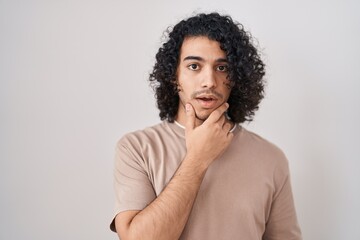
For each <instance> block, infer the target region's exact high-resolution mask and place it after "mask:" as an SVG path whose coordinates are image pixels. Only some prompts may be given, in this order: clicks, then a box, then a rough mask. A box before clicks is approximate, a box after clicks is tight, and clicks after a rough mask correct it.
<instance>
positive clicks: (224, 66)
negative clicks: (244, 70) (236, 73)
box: [216, 65, 228, 72]
mask: <svg viewBox="0 0 360 240" xmlns="http://www.w3.org/2000/svg"><path fill="white" fill-rule="evenodd" d="M216 70H218V71H220V72H227V71H228V66H226V65H220V66H217V68H216Z"/></svg>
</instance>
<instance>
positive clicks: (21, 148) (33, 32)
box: [0, 0, 360, 240]
mask: <svg viewBox="0 0 360 240" xmlns="http://www.w3.org/2000/svg"><path fill="white" fill-rule="evenodd" d="M359 6H360V3H359V2H357V1H355V0H354V1H351V0H342V1H340V0H339V1H325V0H323V1H312V0H302V1H285V0H284V1H239V0H237V1H226V0H222V1H195V0H192V1H190V0H183V1H176V2H175V1H174V2H172V1H165V0H164V1H143V2H140V1H129V2H128V1H126V2H125V1H111V0H105V1H100V0H97V1H95V0H90V1H89V0H87V1H85V0H83V1H81V0H72V1H70V0H67V1H60V0H58V1H54V0H47V1H45V0H44V1H41V0H39V1H36V0H29V1H25V0H24V1H17V0H0V83H1V85H0V121H1V125H0V138H1V139H0V141H1V142H0V143H1V144H0V158H1V161H0V171H1V172H0V194H1V197H0V212H1V214H0V239H4V240H5V239H36V240H45V239H46V240H47V239H59V240H60V239H61V240H63V239H116V238H117V237H116V235H115V234H113V233H111V232H110V230H109V228H108V225H109V223H110V221H111V218H112V210H113V199H114V198H113V196H114V195H113V189H112V167H113V154H114V146H115V143H116V141H117V140H118V139H119V138H120V137H121V136H122V135H123V134H124V133H126V132H129V131H133V130H136V129H141V128H144V127H146V126H149V125H153V124H155V123H157V122H159V119H158V111H157V109H156V107H155V100H154V98H153V93H152V90H151V89H150V87H149V86H148V82H147V77H148V74H149V72H150V71H151V68H152V66H153V64H154V56H155V53H156V51H157V49H158V48H159V47H160V44H161V39H162V37H161V36H162V32H163V31H164V30H165V29H166V28H167V26H169V25H173V24H175V23H177V22H178V21H179V20H181V19H182V18H186V17H189V16H191V15H192V13H194V12H202V11H205V12H209V11H213V10H217V11H219V12H221V13H225V14H230V15H231V16H232V17H233V18H234V19H235V20H237V21H239V22H241V23H243V24H244V26H245V28H246V29H247V30H249V31H250V32H251V33H252V35H253V36H255V37H256V39H257V41H258V42H259V46H260V49H261V51H262V56H263V59H264V61H265V63H266V65H267V75H266V79H267V82H268V84H267V88H266V92H267V94H266V98H265V99H264V101H263V102H262V104H261V108H260V110H259V111H258V112H257V115H256V117H255V120H254V122H252V123H251V124H249V125H248V124H245V127H247V128H249V129H251V130H253V131H255V132H257V133H258V134H260V135H262V136H263V137H265V138H267V139H269V140H270V141H272V142H274V143H275V144H277V145H278V146H279V147H281V148H282V149H283V150H284V152H285V153H286V155H287V157H288V159H289V162H290V168H291V173H292V184H293V191H294V195H295V201H296V207H297V212H298V218H299V221H300V224H301V227H302V231H303V235H304V239H310V240H335V239H336V240H338V239H339V240H344V239H345V240H358V239H360V232H359V227H360V221H359V215H360V207H359V205H360V163H359V160H360V157H359V156H360V144H359V143H360V136H359V135H360V127H359V124H360V106H359V105H360V94H359V89H360V71H359V69H360V47H359V45H360V14H359V11H360V7H359Z"/></svg>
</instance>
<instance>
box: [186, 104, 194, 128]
mask: <svg viewBox="0 0 360 240" xmlns="http://www.w3.org/2000/svg"><path fill="white" fill-rule="evenodd" d="M185 112H186V125H185V129H186V131H188V130H193V129H194V128H195V111H194V108H193V107H192V105H191V104H190V103H187V104H186V105H185Z"/></svg>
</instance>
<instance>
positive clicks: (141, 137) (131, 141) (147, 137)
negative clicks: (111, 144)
mask: <svg viewBox="0 0 360 240" xmlns="http://www.w3.org/2000/svg"><path fill="white" fill-rule="evenodd" d="M167 131H168V129H167V124H166V122H161V123H158V124H156V125H153V126H150V127H146V128H144V129H141V130H136V131H133V132H129V133H126V134H125V135H123V136H122V137H121V138H120V140H119V141H118V142H117V146H118V147H121V146H122V147H125V148H133V147H135V148H138V147H141V146H144V145H146V144H149V143H151V142H154V141H157V139H159V138H162V136H163V135H164V134H166V132H167Z"/></svg>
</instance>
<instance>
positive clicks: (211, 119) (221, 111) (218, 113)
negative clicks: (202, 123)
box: [206, 103, 229, 123]
mask: <svg viewBox="0 0 360 240" xmlns="http://www.w3.org/2000/svg"><path fill="white" fill-rule="evenodd" d="M228 107H229V104H228V103H223V104H222V105H221V106H220V107H218V108H217V109H215V110H214V111H213V112H212V113H211V114H210V116H209V117H208V119H207V120H206V121H207V122H211V123H214V122H217V121H218V120H219V119H220V118H221V117H222V116H224V113H225V112H226V110H227V109H228Z"/></svg>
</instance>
